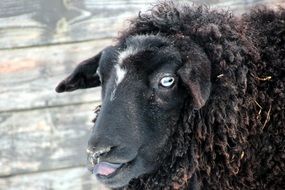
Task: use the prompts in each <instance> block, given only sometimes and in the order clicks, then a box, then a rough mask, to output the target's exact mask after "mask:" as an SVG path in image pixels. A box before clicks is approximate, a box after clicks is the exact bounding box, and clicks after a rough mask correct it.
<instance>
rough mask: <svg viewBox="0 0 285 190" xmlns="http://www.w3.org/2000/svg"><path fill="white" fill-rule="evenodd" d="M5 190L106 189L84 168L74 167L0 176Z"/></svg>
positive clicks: (0, 183) (1, 184)
mask: <svg viewBox="0 0 285 190" xmlns="http://www.w3.org/2000/svg"><path fill="white" fill-rule="evenodd" d="M0 189H3V190H4V189H5V190H108V189H107V188H106V187H104V186H103V185H102V184H100V183H99V182H98V181H97V180H96V179H95V177H94V176H92V175H91V174H90V173H89V172H88V171H87V169H86V168H84V167H75V168H69V169H62V170H56V171H48V172H40V173H32V174H26V175H17V176H14V177H10V178H2V179H1V178H0Z"/></svg>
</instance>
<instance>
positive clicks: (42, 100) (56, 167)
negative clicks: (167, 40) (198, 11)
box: [0, 0, 284, 190]
mask: <svg viewBox="0 0 285 190" xmlns="http://www.w3.org/2000/svg"><path fill="white" fill-rule="evenodd" d="M283 1H284V0H273V1H269V0H237V1H233V0H228V1H222V0H203V1H198V0H194V2H196V3H202V4H204V3H206V4H208V5H211V6H213V7H218V8H220V7H222V8H228V9H233V10H234V11H235V13H237V14H241V13H242V12H244V11H246V10H248V8H249V7H250V6H252V5H256V4H261V3H265V4H267V3H268V2H270V3H271V5H277V4H281V3H282V2H283ZM153 2H155V0H116V1H115V0H110V1H106V0H48V1H47V0H20V1H19V0H1V1H0V168H1V169H0V189H9V190H12V189H13V190H14V189H15V190H21V189H23V190H26V189H29V190H38V189H63V190H65V189H66V190H67V189H75V190H77V189H78V190H89V189H90V190H96V189H104V187H103V186H102V185H101V184H98V182H96V180H95V179H94V177H93V176H91V175H90V174H89V172H88V171H87V170H86V169H85V162H86V160H85V159H86V158H85V147H86V144H87V139H88V134H89V131H90V128H91V127H92V123H91V122H90V121H91V120H92V118H93V117H94V114H93V111H92V110H93V109H94V108H95V107H96V105H98V104H100V89H99V88H95V89H90V90H88V91H87V90H81V91H78V92H72V93H69V94H56V93H55V92H54V87H55V86H56V84H57V83H58V82H59V81H60V80H61V79H63V78H64V77H65V76H66V75H67V73H69V72H70V71H71V70H72V69H73V68H74V67H75V65H76V64H77V63H78V62H80V61H81V60H83V59H86V58H88V57H90V56H92V55H94V54H96V53H97V52H99V51H100V50H101V49H102V48H104V47H105V46H107V45H110V44H112V43H113V40H112V38H113V37H115V36H116V35H117V33H118V31H121V30H122V29H123V28H124V27H127V24H128V22H127V21H126V20H127V19H128V18H131V17H133V16H135V15H137V14H138V11H139V10H146V9H147V8H148V7H149V4H151V3H153Z"/></svg>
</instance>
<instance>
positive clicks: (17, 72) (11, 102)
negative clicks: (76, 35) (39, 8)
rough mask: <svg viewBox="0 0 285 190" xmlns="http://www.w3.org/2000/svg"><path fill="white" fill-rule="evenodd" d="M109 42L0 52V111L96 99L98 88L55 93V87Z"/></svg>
mask: <svg viewBox="0 0 285 190" xmlns="http://www.w3.org/2000/svg"><path fill="white" fill-rule="evenodd" d="M111 44H112V41H111V40H110V39H105V40H96V41H92V42H85V43H78V44H67V45H57V46H48V47H41V48H27V49H17V50H5V51H0V112H4V111H13V110H19V109H34V108H39V107H41V108H42V107H49V106H58V105H65V104H77V103H82V102H88V101H98V100H100V98H101V97H100V88H92V89H88V90H78V91H75V92H72V93H63V94H57V93H56V92H55V90H54V89H55V87H56V85H57V84H58V83H59V82H60V81H61V80H63V79H64V78H65V77H67V75H68V74H70V73H71V71H72V70H73V69H74V68H75V67H76V66H77V64H78V63H79V62H81V61H83V60H84V59H87V58H90V57H92V56H94V55H95V54H97V53H98V52H99V51H101V50H102V49H103V48H104V47H106V46H109V45H111Z"/></svg>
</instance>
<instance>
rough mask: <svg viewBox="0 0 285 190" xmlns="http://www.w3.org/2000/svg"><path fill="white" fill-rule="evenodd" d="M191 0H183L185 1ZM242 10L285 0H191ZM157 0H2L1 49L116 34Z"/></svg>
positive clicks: (98, 37) (239, 11) (238, 11)
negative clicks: (129, 19)
mask: <svg viewBox="0 0 285 190" xmlns="http://www.w3.org/2000/svg"><path fill="white" fill-rule="evenodd" d="M187 1H188V2H189V0H182V2H187ZM191 1H194V2H195V3H196V4H208V5H213V6H214V7H219V8H226V9H231V10H234V12H236V13H242V12H244V11H246V10H248V9H249V8H250V7H251V6H253V5H257V4H268V5H270V6H272V5H278V4H285V3H284V0H227V1H222V0H191ZM154 2H157V0H119V1H115V0H111V1H105V0H82V1H78V0H49V1H46V0H22V1H18V0H1V1H0V36H1V38H0V49H5V48H14V47H26V46H34V45H45V44H55V43H66V42H75V41H85V40H91V39H100V38H106V37H113V36H115V35H116V34H117V32H118V31H120V30H121V29H122V28H123V27H124V26H126V24H127V22H126V20H127V19H128V18H130V17H133V16H135V15H137V14H138V12H139V10H146V9H148V8H149V7H150V4H152V3H154Z"/></svg>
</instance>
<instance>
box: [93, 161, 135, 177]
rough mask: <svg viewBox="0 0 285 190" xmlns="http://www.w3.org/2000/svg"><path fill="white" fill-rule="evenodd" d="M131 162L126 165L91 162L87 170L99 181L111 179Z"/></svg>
mask: <svg viewBox="0 0 285 190" xmlns="http://www.w3.org/2000/svg"><path fill="white" fill-rule="evenodd" d="M132 162H133V160H131V161H129V162H126V163H110V162H104V161H103V162H92V166H91V167H88V170H89V171H90V172H91V173H92V174H93V175H95V176H96V177H97V178H99V179H102V180H103V179H108V178H112V177H114V176H115V175H117V174H118V173H120V172H121V171H123V170H124V169H126V168H128V167H129V165H131V163H132Z"/></svg>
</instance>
